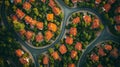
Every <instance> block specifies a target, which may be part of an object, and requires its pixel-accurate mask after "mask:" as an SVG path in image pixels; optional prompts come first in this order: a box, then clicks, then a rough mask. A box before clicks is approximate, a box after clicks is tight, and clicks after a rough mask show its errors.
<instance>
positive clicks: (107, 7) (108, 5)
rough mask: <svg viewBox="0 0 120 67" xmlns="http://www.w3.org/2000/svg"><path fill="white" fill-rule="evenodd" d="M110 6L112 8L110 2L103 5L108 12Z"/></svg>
mask: <svg viewBox="0 0 120 67" xmlns="http://www.w3.org/2000/svg"><path fill="white" fill-rule="evenodd" d="M110 8H111V5H110V4H109V3H107V4H105V5H104V6H103V11H105V12H108V11H109V10H110Z"/></svg>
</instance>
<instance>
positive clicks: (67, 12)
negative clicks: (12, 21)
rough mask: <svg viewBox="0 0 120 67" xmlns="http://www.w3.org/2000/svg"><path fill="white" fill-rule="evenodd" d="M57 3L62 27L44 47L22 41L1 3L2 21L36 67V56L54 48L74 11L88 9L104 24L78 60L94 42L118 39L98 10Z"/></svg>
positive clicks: (82, 59) (62, 35) (82, 58)
mask: <svg viewBox="0 0 120 67" xmlns="http://www.w3.org/2000/svg"><path fill="white" fill-rule="evenodd" d="M57 1H58V4H59V5H60V7H61V9H62V10H63V13H64V19H63V23H62V27H61V31H62V32H61V33H60V35H59V36H58V38H57V39H56V40H55V41H54V42H53V43H52V44H51V45H49V46H46V47H45V48H33V47H31V46H29V45H28V44H27V43H26V42H24V41H23V40H22V39H21V38H20V36H18V35H17V33H16V32H15V31H14V30H13V29H12V27H10V25H9V24H8V21H7V18H6V12H5V4H4V2H5V1H4V0H3V4H2V7H1V8H2V10H1V15H2V20H3V21H4V23H5V25H6V27H8V28H9V30H11V31H12V32H13V33H14V34H15V37H16V39H17V40H18V41H19V42H20V43H21V44H22V45H23V46H24V47H25V48H26V49H27V50H28V51H29V53H31V54H32V56H33V58H34V62H35V66H36V67H38V66H39V65H38V61H37V60H38V56H39V55H40V54H41V53H43V52H45V51H47V50H48V48H54V45H55V44H57V43H58V42H59V41H60V40H61V38H62V37H64V33H65V25H66V24H67V19H68V17H69V16H70V15H71V14H72V13H73V12H76V11H81V10H82V11H84V10H85V11H90V12H93V13H95V14H96V15H97V16H98V17H99V18H100V19H101V21H102V23H103V25H104V27H105V28H104V30H103V31H102V32H101V34H100V35H99V36H98V37H97V38H96V39H95V40H94V41H92V42H91V43H90V44H89V46H88V48H87V49H86V50H85V51H84V53H83V55H82V56H81V59H80V60H79V62H83V61H84V58H85V55H86V54H87V53H88V52H89V51H90V50H91V49H92V48H93V47H94V46H95V44H97V43H98V42H101V41H104V40H115V41H117V42H119V41H120V38H119V37H117V36H114V35H112V34H111V33H110V32H109V29H108V27H107V23H106V21H105V19H104V17H103V15H100V14H99V12H98V11H97V10H95V9H93V8H86V7H82V8H70V7H68V6H66V5H65V3H63V1H62V0H57ZM81 65H82V63H80V64H78V66H80V67H81Z"/></svg>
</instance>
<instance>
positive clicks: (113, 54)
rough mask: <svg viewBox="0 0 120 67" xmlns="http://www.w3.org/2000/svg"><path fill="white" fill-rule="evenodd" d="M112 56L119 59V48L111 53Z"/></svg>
mask: <svg viewBox="0 0 120 67" xmlns="http://www.w3.org/2000/svg"><path fill="white" fill-rule="evenodd" d="M110 54H111V55H112V56H113V57H115V58H117V57H118V56H119V53H118V49H117V48H114V49H112V51H111V52H110Z"/></svg>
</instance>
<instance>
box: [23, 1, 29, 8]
mask: <svg viewBox="0 0 120 67" xmlns="http://www.w3.org/2000/svg"><path fill="white" fill-rule="evenodd" d="M23 8H24V9H25V10H30V8H31V4H30V3H29V2H25V3H24V4H23Z"/></svg>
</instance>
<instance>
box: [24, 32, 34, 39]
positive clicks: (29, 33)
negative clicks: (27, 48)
mask: <svg viewBox="0 0 120 67" xmlns="http://www.w3.org/2000/svg"><path fill="white" fill-rule="evenodd" d="M25 36H26V38H27V40H30V39H31V38H32V36H33V32H32V31H27V32H26V33H25Z"/></svg>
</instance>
